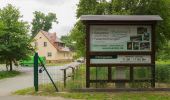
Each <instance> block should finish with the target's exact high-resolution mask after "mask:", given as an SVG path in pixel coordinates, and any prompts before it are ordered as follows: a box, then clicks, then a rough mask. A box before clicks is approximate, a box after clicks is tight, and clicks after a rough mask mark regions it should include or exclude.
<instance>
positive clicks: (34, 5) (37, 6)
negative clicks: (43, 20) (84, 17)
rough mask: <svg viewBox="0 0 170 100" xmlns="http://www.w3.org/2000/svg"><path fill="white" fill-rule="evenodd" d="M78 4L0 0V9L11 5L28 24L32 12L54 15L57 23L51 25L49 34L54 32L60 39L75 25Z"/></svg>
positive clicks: (65, 0)
mask: <svg viewBox="0 0 170 100" xmlns="http://www.w3.org/2000/svg"><path fill="white" fill-rule="evenodd" d="M78 2H79V0H0V9H2V8H3V7H5V6H7V4H12V5H13V6H15V7H17V8H18V9H19V10H20V12H21V15H23V18H22V19H23V20H24V21H27V22H29V23H31V22H32V19H33V17H34V16H33V12H34V11H41V12H43V13H45V14H48V13H49V12H52V13H55V14H56V16H57V20H58V22H59V23H58V24H54V23H53V26H52V29H51V30H50V32H56V33H57V36H58V37H61V36H62V35H67V34H68V33H69V32H70V30H71V29H72V28H73V26H74V24H75V23H76V20H77V19H76V9H77V4H78ZM30 25H31V24H30Z"/></svg>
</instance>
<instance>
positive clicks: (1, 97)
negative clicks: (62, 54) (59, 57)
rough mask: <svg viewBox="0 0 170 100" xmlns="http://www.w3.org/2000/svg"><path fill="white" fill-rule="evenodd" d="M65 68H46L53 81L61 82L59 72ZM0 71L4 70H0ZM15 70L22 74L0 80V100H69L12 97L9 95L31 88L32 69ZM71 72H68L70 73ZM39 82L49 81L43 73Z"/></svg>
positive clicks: (61, 75) (60, 73)
mask: <svg viewBox="0 0 170 100" xmlns="http://www.w3.org/2000/svg"><path fill="white" fill-rule="evenodd" d="M74 64H77V63H71V64H69V65H74ZM64 67H66V66H50V67H48V68H47V70H48V71H49V73H50V75H51V76H52V78H53V79H54V81H62V79H63V72H62V71H61V69H62V68H64ZM0 70H5V69H2V67H1V69H0ZM15 70H19V71H21V72H22V74H21V75H19V76H16V77H13V78H6V79H2V80H0V100H71V99H64V98H61V97H39V96H13V95H11V93H12V92H14V91H16V90H20V89H24V88H28V87H33V68H32V67H18V68H15ZM70 72H71V70H69V71H68V73H70ZM39 81H40V84H44V83H49V82H50V80H49V78H48V77H47V74H46V73H45V71H43V73H40V74H39Z"/></svg>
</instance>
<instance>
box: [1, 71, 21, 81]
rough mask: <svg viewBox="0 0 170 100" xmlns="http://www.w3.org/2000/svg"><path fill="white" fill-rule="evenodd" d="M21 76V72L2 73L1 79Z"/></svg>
mask: <svg viewBox="0 0 170 100" xmlns="http://www.w3.org/2000/svg"><path fill="white" fill-rule="evenodd" d="M19 74H21V73H20V72H19V71H0V79H4V78H9V77H15V76H17V75H19Z"/></svg>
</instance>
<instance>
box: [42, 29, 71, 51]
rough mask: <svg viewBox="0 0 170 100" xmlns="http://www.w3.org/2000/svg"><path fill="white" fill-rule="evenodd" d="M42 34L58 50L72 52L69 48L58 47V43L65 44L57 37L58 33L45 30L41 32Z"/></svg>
mask: <svg viewBox="0 0 170 100" xmlns="http://www.w3.org/2000/svg"><path fill="white" fill-rule="evenodd" d="M40 33H42V34H43V35H44V36H45V37H46V38H47V39H48V41H49V42H50V43H51V44H52V45H53V46H54V47H55V48H56V49H57V50H59V51H65V52H69V51H70V49H69V48H68V47H59V46H57V43H63V42H62V41H61V40H60V39H59V38H58V37H57V36H56V33H49V32H46V31H43V30H41V31H40Z"/></svg>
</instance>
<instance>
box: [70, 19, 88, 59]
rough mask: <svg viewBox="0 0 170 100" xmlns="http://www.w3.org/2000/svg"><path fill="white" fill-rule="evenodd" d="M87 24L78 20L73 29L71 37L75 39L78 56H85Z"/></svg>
mask: <svg viewBox="0 0 170 100" xmlns="http://www.w3.org/2000/svg"><path fill="white" fill-rule="evenodd" d="M85 36H86V35H85V26H84V25H83V23H82V22H80V21H78V22H77V23H76V24H75V26H74V28H73V29H72V31H71V35H70V38H71V39H72V41H75V50H76V52H77V56H78V57H80V56H85V51H86V47H85Z"/></svg>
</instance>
